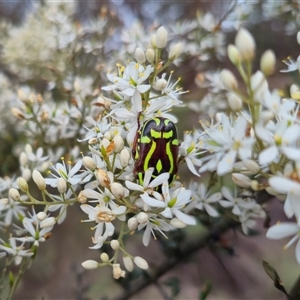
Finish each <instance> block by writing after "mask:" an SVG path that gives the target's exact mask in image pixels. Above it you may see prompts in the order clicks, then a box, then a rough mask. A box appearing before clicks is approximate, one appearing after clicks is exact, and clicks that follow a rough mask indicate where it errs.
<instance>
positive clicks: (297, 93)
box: [290, 84, 300, 101]
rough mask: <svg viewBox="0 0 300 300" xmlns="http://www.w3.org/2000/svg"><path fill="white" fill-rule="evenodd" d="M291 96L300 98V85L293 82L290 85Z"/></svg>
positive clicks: (296, 98)
mask: <svg viewBox="0 0 300 300" xmlns="http://www.w3.org/2000/svg"><path fill="white" fill-rule="evenodd" d="M290 94H291V98H292V99H294V100H297V101H298V100H300V89H299V87H298V85H296V84H292V85H291V87H290Z"/></svg>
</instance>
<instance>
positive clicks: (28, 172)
mask: <svg viewBox="0 0 300 300" xmlns="http://www.w3.org/2000/svg"><path fill="white" fill-rule="evenodd" d="M22 177H23V178H24V179H25V180H26V181H29V180H30V179H31V170H30V169H28V168H25V169H23V170H22Z"/></svg>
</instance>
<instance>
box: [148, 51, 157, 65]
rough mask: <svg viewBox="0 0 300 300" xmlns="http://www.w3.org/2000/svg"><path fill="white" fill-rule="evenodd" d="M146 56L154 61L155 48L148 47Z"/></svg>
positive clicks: (151, 61)
mask: <svg viewBox="0 0 300 300" xmlns="http://www.w3.org/2000/svg"><path fill="white" fill-rule="evenodd" d="M146 58H147V60H148V62H149V63H150V64H151V63H153V62H154V58H155V53H154V51H153V49H151V48H149V49H147V51H146Z"/></svg>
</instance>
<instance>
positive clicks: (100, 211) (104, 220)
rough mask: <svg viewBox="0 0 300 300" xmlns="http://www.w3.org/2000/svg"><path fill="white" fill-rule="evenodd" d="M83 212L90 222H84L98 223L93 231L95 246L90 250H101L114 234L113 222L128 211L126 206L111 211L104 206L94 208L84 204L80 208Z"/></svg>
mask: <svg viewBox="0 0 300 300" xmlns="http://www.w3.org/2000/svg"><path fill="white" fill-rule="evenodd" d="M80 208H81V209H82V211H83V212H84V213H86V214H87V215H88V218H89V219H88V220H85V221H84V222H91V221H94V222H96V223H97V225H96V226H95V227H93V229H96V230H95V234H94V239H93V242H94V244H95V246H93V247H90V249H99V248H101V247H102V245H103V242H104V241H105V240H106V239H107V238H108V237H109V236H112V235H113V234H114V231H115V227H114V225H113V224H112V222H113V221H114V220H115V219H116V218H118V216H119V215H120V216H123V214H124V213H125V211H126V207H125V206H119V207H117V208H116V209H114V210H111V209H109V208H108V207H106V206H103V205H100V204H99V205H97V206H96V207H93V206H91V205H88V204H83V205H81V206H80Z"/></svg>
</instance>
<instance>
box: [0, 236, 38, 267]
mask: <svg viewBox="0 0 300 300" xmlns="http://www.w3.org/2000/svg"><path fill="white" fill-rule="evenodd" d="M0 243H1V244H2V245H1V244H0V250H3V251H5V252H6V253H8V254H9V255H12V256H14V258H15V264H16V265H19V264H20V263H21V262H22V259H23V257H30V256H32V255H33V253H32V252H30V249H28V250H23V249H24V247H23V246H24V242H23V243H22V244H21V245H19V246H17V243H16V238H14V237H11V238H10V239H9V244H7V243H5V242H4V241H3V240H1V239H0ZM2 254H3V253H0V257H3V256H4V255H2Z"/></svg>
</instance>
